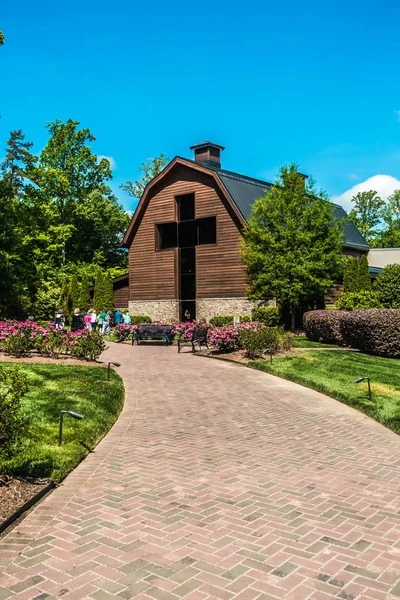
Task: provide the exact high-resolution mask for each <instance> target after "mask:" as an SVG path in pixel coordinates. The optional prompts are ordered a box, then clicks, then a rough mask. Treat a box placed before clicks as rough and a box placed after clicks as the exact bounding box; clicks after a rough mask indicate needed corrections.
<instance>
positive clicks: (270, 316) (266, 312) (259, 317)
mask: <svg viewBox="0 0 400 600" xmlns="http://www.w3.org/2000/svg"><path fill="white" fill-rule="evenodd" d="M251 318H252V320H253V321H258V322H259V323H264V325H267V327H276V326H277V325H279V308H278V307H277V306H257V307H256V308H253V310H252V311H251Z"/></svg>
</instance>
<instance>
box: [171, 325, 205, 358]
mask: <svg viewBox="0 0 400 600" xmlns="http://www.w3.org/2000/svg"><path fill="white" fill-rule="evenodd" d="M209 329H210V327H209V325H196V327H195V328H194V329H193V334H192V336H191V337H190V338H183V337H182V338H179V340H178V353H179V352H180V351H181V348H183V346H192V350H193V352H196V344H198V346H199V349H200V350H201V345H202V344H204V345H205V346H207V348H208V341H207V335H208V330H209Z"/></svg>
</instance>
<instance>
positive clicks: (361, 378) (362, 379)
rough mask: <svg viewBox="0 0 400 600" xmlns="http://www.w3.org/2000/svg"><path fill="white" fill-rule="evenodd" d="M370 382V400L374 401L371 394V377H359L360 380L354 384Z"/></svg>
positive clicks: (356, 380)
mask: <svg viewBox="0 0 400 600" xmlns="http://www.w3.org/2000/svg"><path fill="white" fill-rule="evenodd" d="M364 380H366V381H368V398H369V399H370V400H372V394H371V380H370V378H369V377H359V378H358V379H355V380H354V383H361V382H362V381H364Z"/></svg>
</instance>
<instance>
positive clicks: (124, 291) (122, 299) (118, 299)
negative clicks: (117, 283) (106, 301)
mask: <svg viewBox="0 0 400 600" xmlns="http://www.w3.org/2000/svg"><path fill="white" fill-rule="evenodd" d="M128 302H129V284H126V285H125V286H123V287H120V288H118V289H116V288H115V287H114V306H115V308H128Z"/></svg>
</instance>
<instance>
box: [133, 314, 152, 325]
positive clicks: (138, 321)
mask: <svg viewBox="0 0 400 600" xmlns="http://www.w3.org/2000/svg"><path fill="white" fill-rule="evenodd" d="M151 323H152V320H151V317H148V316H147V315H131V325H143V324H146V325H147V324H148V325H151Z"/></svg>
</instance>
